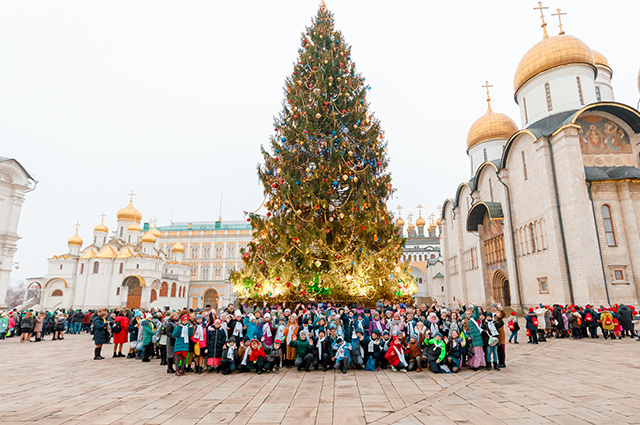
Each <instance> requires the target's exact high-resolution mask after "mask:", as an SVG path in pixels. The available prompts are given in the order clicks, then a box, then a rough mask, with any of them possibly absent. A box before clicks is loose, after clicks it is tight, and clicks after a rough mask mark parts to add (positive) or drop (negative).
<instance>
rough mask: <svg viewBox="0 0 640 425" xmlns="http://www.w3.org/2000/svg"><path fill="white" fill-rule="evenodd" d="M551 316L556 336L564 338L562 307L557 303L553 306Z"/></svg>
mask: <svg viewBox="0 0 640 425" xmlns="http://www.w3.org/2000/svg"><path fill="white" fill-rule="evenodd" d="M552 316H553V324H554V330H555V334H556V338H564V330H565V329H564V320H563V317H562V309H561V308H560V306H559V305H558V304H555V305H554V306H553V313H552Z"/></svg>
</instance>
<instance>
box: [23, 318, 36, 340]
mask: <svg viewBox="0 0 640 425" xmlns="http://www.w3.org/2000/svg"><path fill="white" fill-rule="evenodd" d="M34 326H35V321H34V319H33V313H32V312H30V311H27V312H26V313H25V315H24V317H23V318H22V321H21V322H20V331H21V334H20V342H29V340H30V339H31V334H32V333H33V327H34Z"/></svg>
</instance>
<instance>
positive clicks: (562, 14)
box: [551, 8, 567, 35]
mask: <svg viewBox="0 0 640 425" xmlns="http://www.w3.org/2000/svg"><path fill="white" fill-rule="evenodd" d="M556 10H557V11H558V13H552V14H551V16H557V17H558V27H559V28H560V32H559V33H558V34H559V35H563V34H564V30H563V29H562V17H563V16H564V15H566V14H567V12H564V13H563V12H561V9H560V8H558V9H556Z"/></svg>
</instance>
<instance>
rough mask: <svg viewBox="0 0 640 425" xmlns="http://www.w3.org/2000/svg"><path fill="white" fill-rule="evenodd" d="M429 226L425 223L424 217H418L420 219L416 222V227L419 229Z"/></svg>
mask: <svg viewBox="0 0 640 425" xmlns="http://www.w3.org/2000/svg"><path fill="white" fill-rule="evenodd" d="M425 224H427V222H426V221H425V219H424V218H422V216H420V217H418V219H417V220H416V226H418V227H424V225H425Z"/></svg>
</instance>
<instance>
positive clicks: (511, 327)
mask: <svg viewBox="0 0 640 425" xmlns="http://www.w3.org/2000/svg"><path fill="white" fill-rule="evenodd" d="M515 327H516V325H514V324H513V322H509V329H511V330H514V329H515Z"/></svg>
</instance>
